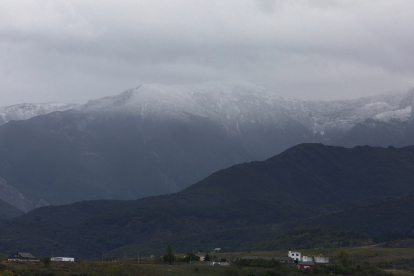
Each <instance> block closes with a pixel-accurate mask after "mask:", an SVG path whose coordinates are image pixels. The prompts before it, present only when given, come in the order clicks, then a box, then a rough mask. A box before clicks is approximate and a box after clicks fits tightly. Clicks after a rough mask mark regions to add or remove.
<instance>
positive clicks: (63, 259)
mask: <svg viewBox="0 0 414 276" xmlns="http://www.w3.org/2000/svg"><path fill="white" fill-rule="evenodd" d="M50 260H51V261H54V262H74V261H75V258H72V257H53V258H51V259H50Z"/></svg>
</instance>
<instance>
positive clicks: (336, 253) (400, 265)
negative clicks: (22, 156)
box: [0, 246, 414, 276]
mask: <svg viewBox="0 0 414 276" xmlns="http://www.w3.org/2000/svg"><path fill="white" fill-rule="evenodd" d="M300 252H301V253H302V254H304V255H328V254H329V255H330V256H331V263H330V264H327V265H317V266H315V268H314V270H313V271H310V270H304V271H301V270H298V269H297V268H296V266H294V265H293V264H292V265H284V264H281V263H279V262H278V261H275V260H272V259H268V257H286V256H287V251H276V252H227V253H210V255H211V258H212V259H215V260H221V261H223V262H222V265H220V266H213V265H211V262H200V261H196V262H194V261H192V262H188V261H186V260H185V256H184V255H182V254H181V255H180V254H176V255H175V256H176V258H175V260H178V259H180V260H181V262H175V261H174V262H171V264H169V262H168V260H167V261H162V256H159V257H157V258H143V259H140V260H139V263H138V260H137V259H127V260H119V259H118V260H106V261H83V260H80V261H76V262H74V263H67V262H51V263H47V262H42V261H39V262H20V261H6V260H3V261H2V262H1V263H0V275H1V276H17V275H20V276H95V275H96V276H98V275H99V276H100V275H102V276H115V275H116V276H123V275H124V276H129V275H143V276H179V275H206V276H209V275H211V276H276V275H277V276H282V275H291V276H295V275H298V276H302V275H311V274H314V275H361V276H362V275H366V276H369V275H379V276H381V275H384V276H386V275H387V276H388V275H413V272H412V271H414V258H413V257H411V256H414V248H385V247H374V246H371V247H359V248H347V249H343V248H341V249H339V248H331V249H307V250H300ZM167 254H168V253H167ZM247 256H257V257H261V258H259V259H255V260H253V261H249V260H246V259H245V258H244V257H247ZM265 257H266V258H265Z"/></svg>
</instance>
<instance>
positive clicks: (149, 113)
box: [0, 83, 414, 258]
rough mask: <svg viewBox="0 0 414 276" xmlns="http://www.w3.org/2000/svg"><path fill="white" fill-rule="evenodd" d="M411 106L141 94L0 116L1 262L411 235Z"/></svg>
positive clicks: (200, 93) (400, 101)
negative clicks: (306, 238)
mask: <svg viewBox="0 0 414 276" xmlns="http://www.w3.org/2000/svg"><path fill="white" fill-rule="evenodd" d="M413 95H414V91H409V92H407V93H403V94H390V95H379V96H373V97H367V98H361V99H355V100H346V101H330V102H321V101H301V100H296V99H288V98H284V97H282V96H280V95H278V94H276V93H274V92H273V91H269V90H268V89H265V88H263V87H259V86H256V85H253V84H249V83H207V84H199V85H192V86H164V85H143V86H139V87H137V88H135V89H131V90H128V91H125V92H123V93H121V94H119V95H116V96H112V97H105V98H101V99H97V100H91V101H89V102H88V103H86V104H85V105H62V104H54V105H53V108H52V107H50V105H49V106H45V107H42V108H41V107H39V105H37V106H36V109H33V107H32V109H30V114H29V111H28V113H27V114H26V115H24V116H23V117H18V116H17V115H15V114H13V112H14V111H13V110H19V114H25V113H24V112H23V111H24V108H23V107H14V108H13V109H11V108H8V109H7V108H3V109H0V114H3V116H2V117H3V118H12V119H11V120H5V121H4V124H2V125H1V126H0V156H1V159H0V177H1V179H0V180H1V181H0V218H1V219H2V221H1V224H0V231H1V232H2V235H1V237H0V252H11V251H16V250H19V251H24V250H27V251H30V252H34V251H36V252H38V254H40V255H42V254H46V255H47V254H48V253H49V252H51V251H54V252H59V253H60V254H62V255H64V254H67V255H76V256H79V257H82V258H94V257H96V256H95V255H96V252H106V254H112V255H114V254H115V255H116V254H118V253H119V252H120V250H123V252H129V250H130V251H131V252H135V251H136V249H137V248H140V250H141V252H145V253H148V254H149V253H154V252H157V253H158V250H163V248H164V247H165V245H166V244H172V245H174V246H175V248H177V250H182V251H185V250H195V249H197V248H210V247H217V246H219V245H218V244H217V243H220V246H221V247H224V248H226V249H228V250H242V249H246V248H268V246H269V245H270V244H278V245H277V246H282V243H281V242H280V241H278V240H277V237H278V236H280V235H289V233H290V232H289V231H298V230H297V229H305V230H303V231H314V230H309V229H319V228H317V227H322V228H321V229H322V230H318V231H319V232H320V233H328V232H330V233H339V232H338V231H345V232H346V231H352V233H351V232H346V233H345V232H340V233H345V234H346V235H348V236H349V237H350V239H354V240H355V243H357V242H359V243H363V242H365V240H368V239H367V238H366V237H368V236H371V237H374V236H378V235H381V234H384V233H386V232H398V233H404V234H407V235H408V234H411V232H412V231H413V230H414V222H411V221H410V220H409V219H408V220H407V219H405V220H404V217H405V218H407V217H412V216H411V215H412V214H411V213H410V212H411V211H410V210H414V208H413V207H414V206H412V205H413V204H414V200H413V196H412V195H411V193H412V191H413V185H412V179H414V146H412V145H414V141H413V140H414V135H413V134H414V133H413V132H414V126H413V122H414V120H413V116H412V110H411V106H412V105H413ZM22 110H23V111H22ZM37 110H39V111H38V112H37ZM5 114H6V115H7V116H6V115H5ZM37 202H39V203H38V204H37ZM36 204H37V206H36ZM48 204H50V205H49V206H46V205H48ZM35 207H38V208H35ZM40 207H41V208H40ZM397 214H399V215H397ZM403 220H404V222H402V221H403ZM384 221H390V222H391V221H392V222H393V223H392V224H388V223H387V224H384ZM309 227H311V228H309ZM312 227H313V228H312ZM315 227H316V228H315ZM292 229H296V230H292ZM326 229H328V230H326ZM329 229H336V230H329ZM338 229H342V230H338ZM16 233H18V234H16ZM353 233H360V234H353ZM345 234H341V235H345ZM326 235H328V234H326ZM326 235H325V236H326ZM338 235H339V234H338ZM338 235H337V236H338ZM334 236H335V235H333V234H332V235H330V236H329V239H334V238H335V237H334ZM326 237H327V236H326ZM275 239H276V240H275ZM326 239H328V238H326ZM294 242H297V241H294V239H293V238H292V243H291V244H294ZM252 246H253V247H252ZM275 246H276V245H275ZM277 246H276V247H277ZM285 246H286V245H285ZM196 247H197V248H196ZM286 249H288V248H286Z"/></svg>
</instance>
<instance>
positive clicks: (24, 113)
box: [0, 103, 78, 125]
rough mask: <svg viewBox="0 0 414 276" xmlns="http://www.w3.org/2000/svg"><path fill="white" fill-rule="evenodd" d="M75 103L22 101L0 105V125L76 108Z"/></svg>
mask: <svg viewBox="0 0 414 276" xmlns="http://www.w3.org/2000/svg"><path fill="white" fill-rule="evenodd" d="M77 106H78V105H76V104H64V103H24V104H17V105H12V106H6V107H0V125H3V124H5V123H7V122H9V121H12V120H27V119H29V118H32V117H35V116H39V115H43V114H47V113H51V112H54V111H64V110H68V109H72V108H76V107H77Z"/></svg>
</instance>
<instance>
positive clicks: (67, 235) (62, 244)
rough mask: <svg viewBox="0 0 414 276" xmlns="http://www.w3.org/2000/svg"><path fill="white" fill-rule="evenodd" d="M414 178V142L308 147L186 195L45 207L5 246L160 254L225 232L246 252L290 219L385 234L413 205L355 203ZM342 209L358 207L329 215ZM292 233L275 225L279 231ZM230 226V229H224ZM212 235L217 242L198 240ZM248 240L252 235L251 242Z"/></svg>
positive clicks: (20, 223) (22, 220)
mask: <svg viewBox="0 0 414 276" xmlns="http://www.w3.org/2000/svg"><path fill="white" fill-rule="evenodd" d="M413 177H414V147H405V148H400V149H395V148H373V147H368V146H366V147H355V148H353V149H346V148H341V147H331V146H324V145H321V144H302V145H298V146H295V147H293V148H291V149H289V150H287V151H285V152H283V153H281V154H280V155H278V156H275V157H272V158H270V159H268V160H266V161H263V162H251V163H244V164H241V165H236V166H232V167H230V168H228V169H225V170H222V171H219V172H217V173H214V174H212V175H211V176H209V177H207V178H205V179H204V180H202V181H200V182H198V183H196V184H194V185H193V186H191V187H190V188H188V189H185V190H183V191H182V192H180V193H176V194H170V195H164V196H158V197H149V198H144V199H140V200H130V201H119V200H116V201H113V200H99V201H84V202H78V203H73V204H70V205H64V206H47V207H43V208H39V209H36V210H34V211H32V212H29V213H28V214H25V215H23V216H21V217H19V218H16V219H14V220H13V221H9V222H8V223H4V224H2V225H0V232H1V233H2V235H1V237H0V251H2V252H11V251H16V250H19V251H30V252H33V251H36V252H39V254H49V253H50V252H51V251H54V252H56V253H57V252H60V253H59V254H62V255H63V254H65V255H66V254H67V255H77V256H80V257H91V256H95V255H96V252H100V251H104V252H109V251H112V250H116V249H117V248H120V247H123V246H127V245H131V244H137V245H139V244H141V245H143V246H144V245H145V246H146V247H147V249H148V250H150V248H149V247H150V246H151V244H152V245H153V246H155V247H156V248H158V247H159V246H160V244H159V243H160V242H161V243H164V242H168V241H176V242H177V244H180V246H181V248H185V249H189V244H188V243H189V242H191V239H187V237H188V236H191V237H193V239H192V241H193V243H194V244H197V246H199V247H201V248H203V247H204V246H211V245H213V244H214V237H217V235H219V236H220V237H222V238H220V239H218V240H220V244H221V246H222V247H225V246H228V247H229V248H239V249H240V247H243V246H247V245H248V243H252V242H260V241H261V240H260V235H259V236H258V235H256V233H255V232H254V231H256V230H257V231H259V232H258V233H263V236H262V238H263V239H268V238H270V237H269V235H268V233H269V229H279V228H280V227H281V225H282V224H285V226H283V227H282V228H280V229H282V230H285V231H286V229H289V227H294V226H296V225H297V224H299V225H302V224H304V225H319V224H320V225H325V226H333V227H337V228H346V227H345V226H347V225H351V226H352V225H353V226H352V227H354V228H352V227H350V228H349V229H350V230H355V231H358V232H363V233H364V232H366V233H369V234H378V233H381V232H386V231H391V230H393V228H392V227H391V226H390V225H388V224H389V223H388V222H390V223H391V224H392V225H398V229H396V230H398V231H408V230H409V229H411V228H410V227H411V225H412V224H411V222H410V219H409V218H410V217H411V216H412V215H413V214H411V210H414V208H412V206H411V205H407V206H406V205H404V204H403V205H401V206H400V205H398V204H397V205H396V208H390V207H388V205H387V204H388V203H387V204H386V203H383V204H385V205H381V204H379V205H375V207H364V208H362V207H361V208H356V209H351V207H352V206H366V205H369V204H370V203H375V202H378V201H384V200H385V199H388V198H390V197H393V196H394V197H395V196H401V195H402V194H404V193H408V192H409V191H411V190H412V187H413V184H412V179H414V178H413ZM408 198H409V199H410V197H408ZM408 201H410V200H408ZM381 206H385V207H381ZM398 206H400V207H399V208H397V207H398ZM410 206H411V207H410ZM341 208H342V209H348V210H349V211H347V212H345V211H344V212H341V213H333V214H331V215H323V214H325V213H327V212H332V211H335V210H339V209H341ZM369 208H374V209H373V210H372V211H369V210H370V209H369ZM381 208H382V209H381ZM400 209H401V212H400V213H398V212H399V210H400ZM370 212H371V213H372V214H375V216H372V215H371V216H370V215H369V214H370ZM360 213H361V215H359V214H360ZM399 214H403V215H399ZM341 215H342V217H341ZM311 217H314V218H313V219H310V218H311ZM305 218H309V219H308V220H305V221H303V219H305ZM358 218H359V220H358ZM388 218H389V221H388ZM355 219H357V220H355ZM403 219H405V222H400V220H403ZM363 221H364V223H362V222H363ZM287 222H289V223H288V224H286V223H287ZM381 223H382V224H387V225H386V226H381ZM358 225H359V226H358ZM357 226H358V227H357ZM373 227H375V229H373ZM237 229H239V230H237ZM240 229H242V230H240ZM282 230H280V231H279V230H277V231H276V230H275V235H276V234H278V233H282V232H281V231H282ZM226 231H230V232H228V233H227V234H224V236H223V235H221V234H220V233H226ZM249 231H250V232H249ZM231 233H239V234H238V235H232V234H231ZM240 233H242V234H240ZM208 235H209V237H211V239H213V241H212V240H211V239H200V238H198V237H202V236H208ZM239 237H244V238H243V241H242V242H241V241H240V240H238V238H239ZM196 240H197V242H195V241H196ZM186 243H187V244H186ZM203 245H204V246H203Z"/></svg>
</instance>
